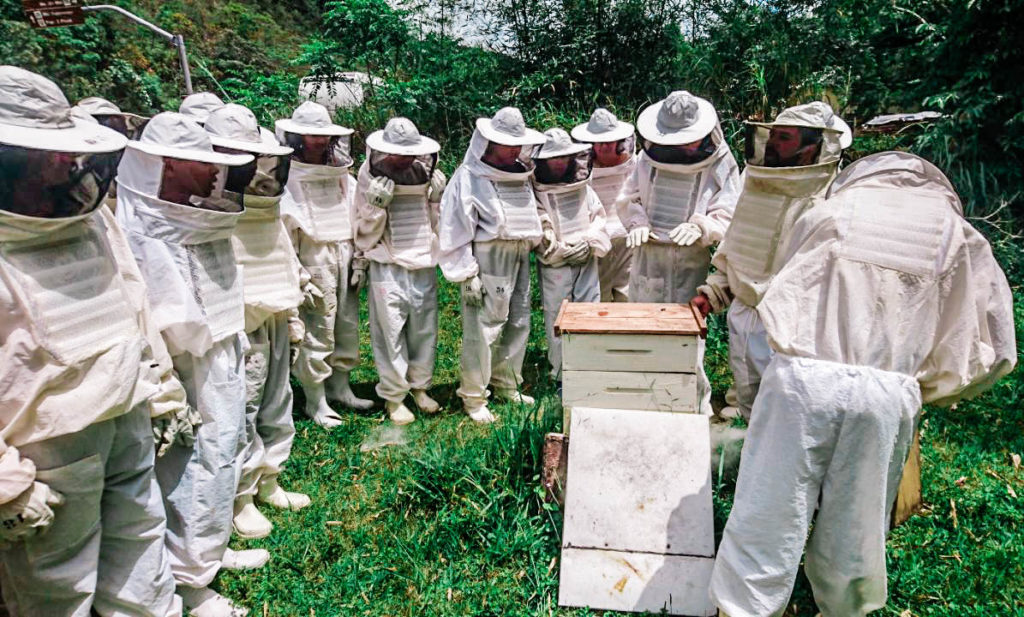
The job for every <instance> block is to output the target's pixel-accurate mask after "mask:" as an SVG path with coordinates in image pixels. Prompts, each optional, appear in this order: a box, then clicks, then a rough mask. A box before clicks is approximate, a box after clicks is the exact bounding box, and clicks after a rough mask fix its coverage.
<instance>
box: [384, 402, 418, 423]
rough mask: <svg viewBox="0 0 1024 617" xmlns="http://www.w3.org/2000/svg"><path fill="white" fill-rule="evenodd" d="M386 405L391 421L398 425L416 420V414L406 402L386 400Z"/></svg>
mask: <svg viewBox="0 0 1024 617" xmlns="http://www.w3.org/2000/svg"><path fill="white" fill-rule="evenodd" d="M384 407H386V408H387V410H388V417H390V418H391V421H392V422H394V423H395V424H397V425H398V426H401V425H403V424H409V423H411V422H413V421H415V420H416V416H414V415H413V414H412V412H411V411H409V408H408V407H406V406H405V403H396V402H394V401H386V402H385V403H384Z"/></svg>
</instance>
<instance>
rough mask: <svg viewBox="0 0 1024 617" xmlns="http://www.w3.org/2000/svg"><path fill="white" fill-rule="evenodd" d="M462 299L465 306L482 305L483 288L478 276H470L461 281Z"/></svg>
mask: <svg viewBox="0 0 1024 617" xmlns="http://www.w3.org/2000/svg"><path fill="white" fill-rule="evenodd" d="M462 298H463V299H464V300H465V301H466V306H474V307H481V306H483V305H484V286H483V284H482V283H481V282H480V277H479V276H471V277H470V278H468V279H466V280H464V281H462Z"/></svg>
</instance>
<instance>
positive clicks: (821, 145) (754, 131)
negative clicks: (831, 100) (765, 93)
mask: <svg viewBox="0 0 1024 617" xmlns="http://www.w3.org/2000/svg"><path fill="white" fill-rule="evenodd" d="M852 143H853V132H852V131H851V130H850V127H849V125H847V124H846V123H845V122H843V120H842V118H840V117H839V116H837V115H836V114H835V112H834V111H832V108H831V107H830V106H829V105H828V103H823V102H821V101H814V102H812V103H807V104H805V105H797V106H796V107H790V108H788V109H786V110H784V111H783V112H782V113H780V114H779V115H778V116H777V117H776V118H775V121H774V122H770V123H763V122H748V123H747V125H746V143H745V152H744V156H745V157H746V159H747V163H748V164H749V165H757V166H760V167H806V166H810V165H817V164H822V163H832V162H836V161H838V160H839V157H840V155H841V154H842V152H843V150H844V149H845V148H848V147H849V146H850V144H852Z"/></svg>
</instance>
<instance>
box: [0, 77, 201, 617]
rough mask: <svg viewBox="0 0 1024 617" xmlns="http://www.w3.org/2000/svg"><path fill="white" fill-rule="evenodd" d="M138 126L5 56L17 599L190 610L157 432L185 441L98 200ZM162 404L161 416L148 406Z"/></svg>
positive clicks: (0, 419) (4, 279) (139, 298)
mask: <svg viewBox="0 0 1024 617" xmlns="http://www.w3.org/2000/svg"><path fill="white" fill-rule="evenodd" d="M126 142H127V140H126V139H125V138H124V137H123V136H122V135H119V134H118V133H116V132H114V131H112V130H109V129H107V128H104V127H101V126H99V125H98V124H96V123H95V122H92V121H91V120H81V119H75V118H74V117H73V116H72V115H71V107H70V105H69V104H68V102H67V99H66V98H65V97H64V94H63V93H61V91H60V89H59V88H58V87H57V86H56V84H54V83H53V82H51V81H49V80H48V79H46V78H44V77H42V76H40V75H36V74H34V73H30V72H28V71H25V70H22V69H19V68H16V67H12V66H2V67H0V312H2V313H3V315H4V317H3V320H2V325H0V357H3V358H4V359H3V361H2V362H0V587H2V589H3V596H4V602H5V603H6V606H7V609H8V611H9V612H10V613H11V614H12V615H73V616H75V617H88V616H89V615H92V614H99V615H115V614H116V615H132V616H139V617H143V616H144V617H164V616H165V615H180V614H181V609H180V604H181V603H180V601H178V602H176V601H175V599H174V580H173V579H172V578H171V568H170V563H169V560H168V558H167V552H166V550H165V548H164V533H165V530H166V519H165V516H164V509H163V504H162V503H161V499H160V489H159V486H158V485H157V482H156V477H155V475H154V473H153V459H154V444H153V440H154V436H155V437H156V439H157V440H158V441H159V442H160V446H161V449H166V448H167V446H169V445H170V444H171V443H172V442H176V441H180V442H183V443H190V439H191V438H192V437H193V436H194V435H193V423H195V422H198V419H197V418H196V417H195V415H194V414H192V413H191V410H190V409H189V408H188V405H187V404H186V402H185V392H184V390H183V389H182V387H181V384H180V383H179V382H178V381H177V379H176V378H175V377H174V373H173V371H172V368H171V362H170V358H169V356H168V355H167V350H166V348H165V347H164V345H163V341H162V340H161V338H160V334H159V331H158V330H157V329H156V327H155V326H154V323H153V320H152V319H151V316H150V314H149V306H148V304H147V301H146V290H145V286H144V284H143V282H142V279H141V276H140V274H139V270H138V268H137V266H136V265H135V261H134V259H133V257H132V253H131V250H130V249H129V248H128V244H127V241H126V240H125V237H124V235H123V234H122V232H121V230H120V229H119V228H118V226H117V224H116V223H115V222H114V218H113V215H112V214H111V213H110V212H109V211H108V210H107V209H106V208H101V207H100V204H101V203H102V200H103V197H104V195H106V192H107V185H108V184H109V183H110V182H111V179H112V178H113V175H114V171H115V169H116V166H117V160H118V157H119V156H120V154H121V151H122V149H123V148H124V147H125V144H126ZM151 419H152V422H151Z"/></svg>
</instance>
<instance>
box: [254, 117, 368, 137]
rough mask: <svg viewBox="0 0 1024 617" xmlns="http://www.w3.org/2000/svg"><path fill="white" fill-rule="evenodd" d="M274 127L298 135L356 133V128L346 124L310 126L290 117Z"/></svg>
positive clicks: (332, 135)
mask: <svg viewBox="0 0 1024 617" xmlns="http://www.w3.org/2000/svg"><path fill="white" fill-rule="evenodd" d="M274 128H275V129H276V130H279V131H285V132H287V133H296V134H298V135H329V136H331V137H347V136H348V135H351V134H352V133H355V131H354V130H352V129H350V128H346V127H344V126H338V125H337V124H331V125H328V126H309V125H308V124H299V123H298V122H296V121H294V120H291V119H290V118H282V119H281V120H278V121H276V122H274Z"/></svg>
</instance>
